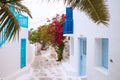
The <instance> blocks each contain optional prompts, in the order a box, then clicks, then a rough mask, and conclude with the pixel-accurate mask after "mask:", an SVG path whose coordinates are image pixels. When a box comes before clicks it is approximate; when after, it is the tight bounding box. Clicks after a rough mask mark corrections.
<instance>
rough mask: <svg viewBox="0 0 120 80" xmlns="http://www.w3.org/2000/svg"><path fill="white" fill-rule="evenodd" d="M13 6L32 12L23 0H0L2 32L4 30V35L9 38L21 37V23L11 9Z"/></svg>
mask: <svg viewBox="0 0 120 80" xmlns="http://www.w3.org/2000/svg"><path fill="white" fill-rule="evenodd" d="M11 4H14V5H11ZM11 7H13V8H14V9H15V10H16V11H18V12H24V13H27V14H28V15H29V16H30V17H31V18H32V16H31V13H30V11H29V9H28V8H27V7H25V6H24V5H22V4H21V0H0V33H2V32H3V31H4V35H3V36H4V37H5V38H6V39H8V40H11V39H15V37H16V35H18V38H19V30H20V25H19V22H18V20H17V18H16V17H15V15H14V13H13V12H12V11H11V10H10V8H11Z"/></svg>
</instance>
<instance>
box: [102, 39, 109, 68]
mask: <svg viewBox="0 0 120 80" xmlns="http://www.w3.org/2000/svg"><path fill="white" fill-rule="evenodd" d="M102 67H104V68H106V69H108V39H107V38H102Z"/></svg>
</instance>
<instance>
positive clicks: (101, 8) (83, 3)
mask: <svg viewBox="0 0 120 80" xmlns="http://www.w3.org/2000/svg"><path fill="white" fill-rule="evenodd" d="M65 2H67V0H65ZM68 4H69V5H71V6H72V7H73V8H74V7H76V8H78V9H79V10H81V11H83V12H85V13H86V14H87V15H88V16H89V17H90V19H92V20H93V21H94V22H95V23H97V24H100V23H102V24H104V25H106V26H107V25H108V21H109V13H108V9H107V5H106V4H105V1H104V0H69V2H68Z"/></svg>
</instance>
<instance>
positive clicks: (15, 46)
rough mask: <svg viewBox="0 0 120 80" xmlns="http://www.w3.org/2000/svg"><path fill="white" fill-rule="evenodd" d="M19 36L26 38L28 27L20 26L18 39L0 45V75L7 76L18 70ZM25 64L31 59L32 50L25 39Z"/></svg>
mask: <svg viewBox="0 0 120 80" xmlns="http://www.w3.org/2000/svg"><path fill="white" fill-rule="evenodd" d="M21 38H26V39H27V38H28V29H26V28H21V30H20V36H19V41H18V40H14V41H10V42H6V43H5V44H4V45H3V46H2V47H0V76H1V77H7V76H10V75H12V74H14V73H16V72H17V71H19V70H20V40H21ZM26 47H27V49H26V54H27V55H26V57H27V65H28V64H30V63H31V61H32V60H33V57H32V54H33V52H32V51H31V50H32V49H30V45H29V42H28V40H27V46H26Z"/></svg>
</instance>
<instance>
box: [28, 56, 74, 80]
mask: <svg viewBox="0 0 120 80" xmlns="http://www.w3.org/2000/svg"><path fill="white" fill-rule="evenodd" d="M31 67H32V69H33V71H32V76H31V78H30V80H73V79H72V78H73V77H70V76H67V75H66V74H65V72H64V71H63V69H62V68H61V62H56V60H48V59H46V58H45V57H42V56H41V55H39V56H36V57H35V60H34V62H33V64H32V65H31Z"/></svg>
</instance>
